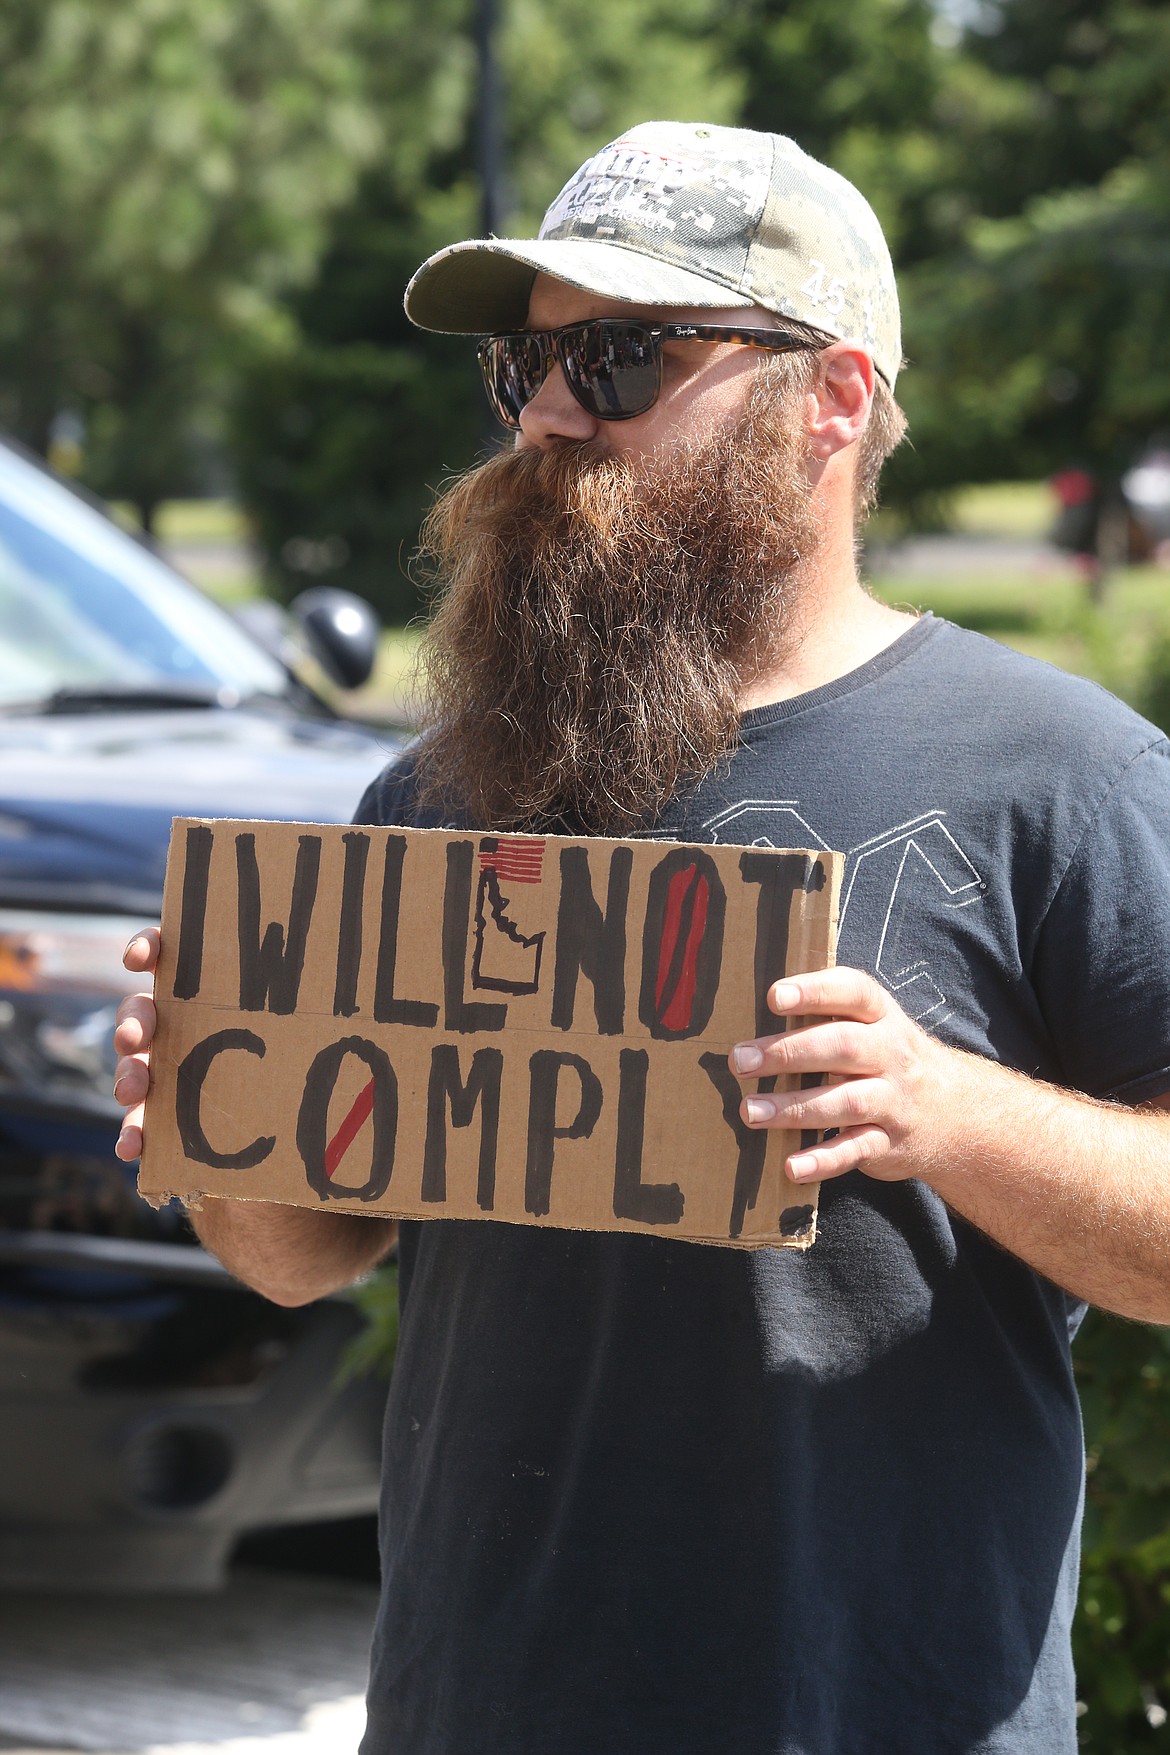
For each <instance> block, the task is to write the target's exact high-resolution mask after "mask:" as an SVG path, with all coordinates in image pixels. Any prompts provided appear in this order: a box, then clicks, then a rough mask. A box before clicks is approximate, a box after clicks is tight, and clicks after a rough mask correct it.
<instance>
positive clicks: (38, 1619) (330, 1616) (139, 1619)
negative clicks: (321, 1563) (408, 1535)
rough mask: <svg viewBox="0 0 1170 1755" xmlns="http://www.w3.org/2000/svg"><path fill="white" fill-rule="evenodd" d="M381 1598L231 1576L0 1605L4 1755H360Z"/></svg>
mask: <svg viewBox="0 0 1170 1755" xmlns="http://www.w3.org/2000/svg"><path fill="white" fill-rule="evenodd" d="M377 1595H378V1593H377V1590H376V1588H375V1587H374V1586H372V1585H368V1584H351V1583H347V1582H344V1581H340V1580H335V1579H317V1578H300V1577H296V1576H290V1575H288V1574H278V1573H266V1572H260V1571H243V1570H241V1571H237V1572H234V1573H233V1574H232V1575H231V1577H230V1579H229V1582H228V1585H227V1588H226V1589H225V1590H224V1591H222V1592H218V1593H216V1594H214V1595H209V1596H196V1597H192V1596H126V1597H108V1596H106V1597H86V1596H81V1595H72V1596H66V1595H61V1596H56V1595H54V1596H48V1595H46V1596H40V1595H31V1594H19V1595H17V1594H5V1595H0V1750H3V1751H6V1752H7V1755H75V1752H76V1751H84V1752H85V1755H356V1750H357V1746H358V1743H359V1741H360V1739H361V1735H362V1731H363V1729H364V1726H365V1710H364V1705H363V1696H364V1692H365V1684H366V1669H367V1662H368V1657H369V1644H370V1633H371V1629H372V1626H373V1619H374V1610H375V1607H376V1604H377Z"/></svg>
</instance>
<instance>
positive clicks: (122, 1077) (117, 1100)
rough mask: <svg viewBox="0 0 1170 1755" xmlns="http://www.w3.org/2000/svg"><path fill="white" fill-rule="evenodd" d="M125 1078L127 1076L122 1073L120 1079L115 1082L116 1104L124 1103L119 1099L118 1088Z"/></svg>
mask: <svg viewBox="0 0 1170 1755" xmlns="http://www.w3.org/2000/svg"><path fill="white" fill-rule="evenodd" d="M125 1077H126V1074H125V1073H121V1074H120V1075H119V1077H118V1078H116V1079H115V1080H114V1102H115V1103H120V1102H121V1101H122V1099H121V1097H119V1095H118V1086H119V1085H120V1084H121V1083H122V1080H123V1079H124V1078H125Z"/></svg>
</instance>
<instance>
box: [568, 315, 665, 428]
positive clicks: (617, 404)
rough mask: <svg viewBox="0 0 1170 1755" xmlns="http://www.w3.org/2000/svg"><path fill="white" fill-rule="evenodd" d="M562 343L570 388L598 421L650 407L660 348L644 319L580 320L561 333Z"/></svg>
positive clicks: (655, 389) (656, 384) (621, 417)
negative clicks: (578, 323) (624, 321)
mask: <svg viewBox="0 0 1170 1755" xmlns="http://www.w3.org/2000/svg"><path fill="white" fill-rule="evenodd" d="M563 347H564V352H563V354H562V358H563V360H564V365H565V375H566V376H567V378H568V380H569V387H570V389H571V390H572V392H573V394H574V395H575V396H576V398H577V400H578V402H580V403H582V404H583V406H584V407H586V408H587V409H588V410H589V412H590V413H591V414H594V415H596V416H597V418H598V419H599V420H627V419H628V418H629V417H630V416H631V415H635V414H644V413H645V412H646V410H647V409H648V408H652V407H653V405H654V402H655V400H656V398H657V396H658V389H659V383H660V379H659V369H658V348H657V344H656V343H655V340H654V337H653V335H652V334H651V333H650V331H649V330H648V329H647V328H646V327H645V326H644V325H643V324H640V323H621V322H614V321H610V320H609V319H602V320H600V321H598V322H595V323H583V324H581V326H580V327H579V328H577V329H573V330H570V331H569V332H568V333H567V334H566V335H565V337H564V341H563Z"/></svg>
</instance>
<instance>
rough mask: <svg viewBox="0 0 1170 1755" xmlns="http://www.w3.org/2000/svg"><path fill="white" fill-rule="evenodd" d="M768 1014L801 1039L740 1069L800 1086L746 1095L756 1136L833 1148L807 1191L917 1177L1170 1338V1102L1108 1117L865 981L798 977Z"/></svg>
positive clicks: (740, 1053)
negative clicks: (959, 1044)
mask: <svg viewBox="0 0 1170 1755" xmlns="http://www.w3.org/2000/svg"><path fill="white" fill-rule="evenodd" d="M769 1004H770V1005H771V1008H772V1010H773V1011H774V1012H775V1013H776V1014H777V1016H779V1017H783V1018H786V1019H790V1020H791V1027H790V1028H789V1029H788V1030H786V1031H785V1032H784V1033H783V1034H782V1035H779V1036H773V1037H759V1038H757V1039H756V1040H755V1041H754V1042H748V1043H741V1044H739V1045H738V1046H737V1047H736V1048H735V1049H733V1051H732V1056H731V1065H732V1070H733V1071H735V1072H737V1073H738V1074H739V1076H740V1077H741V1078H743V1079H745V1080H746V1079H754V1078H764V1077H770V1076H771V1075H774V1074H781V1075H784V1076H785V1079H786V1082H787V1084H788V1086H789V1088H788V1089H786V1090H778V1091H775V1092H765V1091H757V1092H755V1093H753V1092H750V1091H749V1092H748V1093H746V1094H745V1098H744V1104H743V1116H744V1119H745V1121H747V1122H748V1123H749V1124H750V1125H752V1126H754V1127H785V1128H788V1129H789V1130H791V1131H797V1130H799V1131H800V1132H802V1133H806V1134H808V1133H811V1134H813V1135H814V1136H815V1135H817V1134H819V1135H820V1136H821V1139H820V1141H819V1142H817V1143H814V1144H812V1145H810V1146H807V1147H801V1148H800V1150H799V1151H796V1152H794V1153H792V1154H791V1156H790V1157H789V1159H788V1171H789V1174H790V1175H791V1176H792V1177H793V1178H794V1180H795V1181H797V1182H798V1183H801V1184H808V1183H814V1182H820V1181H824V1180H825V1179H826V1178H828V1177H833V1176H843V1175H845V1174H846V1173H847V1172H848V1171H851V1170H861V1171H863V1172H864V1173H865V1175H867V1176H873V1177H875V1178H877V1179H878V1180H879V1181H882V1182H899V1181H902V1180H904V1179H905V1178H907V1177H916V1178H917V1179H918V1180H920V1181H922V1182H925V1183H927V1184H929V1185H930V1187H932V1188H933V1189H935V1191H936V1192H937V1193H938V1194H940V1195H941V1196H942V1198H943V1199H944V1200H945V1201H946V1202H947V1204H948V1205H949V1206H950V1207H952V1208H953V1209H954V1211H955V1212H957V1213H959V1214H961V1215H962V1216H963V1217H964V1218H966V1219H969V1220H970V1221H971V1222H972V1223H973V1224H975V1225H977V1226H978V1227H979V1228H980V1230H982V1231H985V1232H986V1233H987V1234H988V1235H989V1236H990V1237H993V1238H994V1239H995V1240H996V1242H998V1243H1001V1244H1002V1245H1003V1247H1004V1248H1005V1249H1008V1250H1010V1251H1011V1252H1012V1254H1013V1255H1017V1256H1019V1257H1020V1258H1021V1259H1022V1260H1023V1261H1026V1262H1027V1263H1028V1264H1029V1266H1031V1267H1034V1268H1036V1269H1037V1271H1038V1272H1040V1273H1042V1274H1044V1275H1046V1276H1047V1277H1048V1278H1049V1279H1051V1280H1053V1281H1055V1283H1056V1284H1057V1285H1060V1286H1063V1287H1065V1288H1066V1289H1067V1290H1068V1291H1070V1292H1072V1293H1074V1294H1075V1295H1077V1296H1079V1297H1082V1298H1086V1299H1088V1300H1089V1301H1090V1302H1092V1303H1094V1304H1099V1305H1101V1306H1102V1307H1103V1308H1104V1309H1106V1310H1113V1311H1117V1312H1118V1313H1119V1314H1120V1315H1123V1316H1129V1317H1133V1318H1136V1319H1137V1320H1138V1321H1142V1322H1160V1323H1170V1115H1167V1114H1166V1113H1164V1112H1163V1107H1164V1106H1165V1108H1168V1109H1170V1099H1162V1098H1159V1099H1158V1104H1157V1106H1156V1107H1150V1108H1146V1109H1142V1110H1134V1109H1126V1108H1123V1107H1120V1106H1119V1105H1117V1104H1111V1103H1098V1102H1094V1101H1093V1100H1092V1099H1091V1098H1088V1097H1082V1096H1080V1095H1078V1094H1076V1093H1071V1092H1068V1091H1063V1090H1059V1089H1057V1088H1056V1087H1055V1086H1053V1085H1046V1084H1043V1083H1041V1082H1040V1081H1038V1080H1035V1079H1028V1078H1025V1077H1024V1076H1023V1074H1021V1073H1017V1072H1012V1071H1009V1070H1008V1069H1007V1068H1005V1067H1001V1066H997V1065H995V1064H994V1063H993V1062H992V1061H989V1060H983V1059H981V1058H980V1057H979V1056H977V1055H974V1054H966V1053H963V1052H962V1051H961V1050H959V1049H956V1048H948V1047H945V1046H944V1045H943V1044H942V1043H941V1042H939V1041H938V1040H937V1038H935V1037H933V1036H929V1035H927V1034H926V1033H925V1032H924V1031H923V1030H921V1029H920V1028H919V1027H918V1025H917V1024H915V1023H913V1022H912V1021H911V1020H910V1019H909V1018H908V1017H907V1016H906V1014H905V1013H904V1012H903V1011H902V1010H901V1008H900V1006H899V1005H898V1003H897V1001H896V1000H895V999H894V998H893V996H892V995H891V994H889V993H887V992H886V990H885V989H884V988H883V987H881V986H879V985H878V983H877V982H875V981H874V980H873V979H872V977H870V976H869V975H866V974H864V973H862V972H861V971H860V970H857V969H847V968H836V969H820V970H815V971H813V972H812V973H810V974H807V975H797V976H789V977H787V978H786V979H785V980H784V981H781V982H777V983H776V984H775V985H774V987H773V988H772V989H771V990H770V992H769ZM816 1019H820V1020H822V1021H820V1022H816V1021H814V1020H816Z"/></svg>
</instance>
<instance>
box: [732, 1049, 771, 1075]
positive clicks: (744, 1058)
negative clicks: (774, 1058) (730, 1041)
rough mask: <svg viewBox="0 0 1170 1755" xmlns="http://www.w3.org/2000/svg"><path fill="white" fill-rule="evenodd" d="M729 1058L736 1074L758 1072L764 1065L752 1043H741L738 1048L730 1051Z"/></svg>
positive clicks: (761, 1057) (758, 1051)
mask: <svg viewBox="0 0 1170 1755" xmlns="http://www.w3.org/2000/svg"><path fill="white" fill-rule="evenodd" d="M731 1058H732V1060H734V1062H735V1070H736V1072H741V1073H754V1072H759V1070H760V1068H761V1067H762V1066H763V1064H764V1057H763V1055H762V1054H761V1052H760V1050H759V1049H758V1048H757V1047H756V1045H755V1043H754V1042H741V1043H740V1045H739V1047H738V1048H734V1049H732V1052H731Z"/></svg>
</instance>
